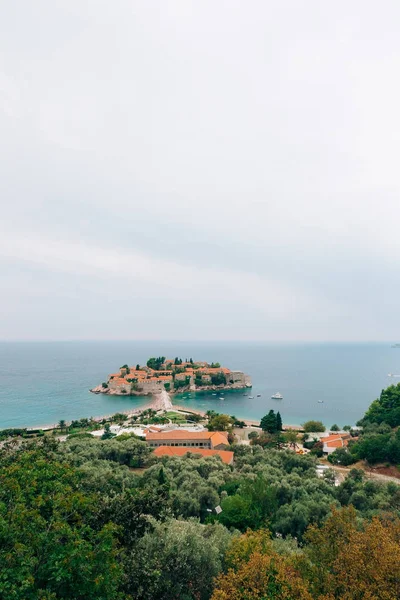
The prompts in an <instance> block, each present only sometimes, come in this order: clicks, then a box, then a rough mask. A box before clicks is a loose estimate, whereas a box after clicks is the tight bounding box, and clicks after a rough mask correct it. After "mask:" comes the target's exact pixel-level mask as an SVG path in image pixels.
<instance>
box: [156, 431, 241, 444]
mask: <svg viewBox="0 0 400 600" xmlns="http://www.w3.org/2000/svg"><path fill="white" fill-rule="evenodd" d="M165 440H167V441H169V440H210V441H211V443H212V445H213V446H219V445H220V444H225V446H227V445H228V444H229V442H228V434H227V433H226V432H225V431H182V430H180V429H173V430H172V431H163V432H162V433H161V432H160V433H148V434H147V436H146V441H148V442H162V441H165Z"/></svg>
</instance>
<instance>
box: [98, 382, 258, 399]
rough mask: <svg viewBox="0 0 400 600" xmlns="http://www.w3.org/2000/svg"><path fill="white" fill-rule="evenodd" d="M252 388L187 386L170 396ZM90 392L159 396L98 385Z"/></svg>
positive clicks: (171, 393) (238, 386)
mask: <svg viewBox="0 0 400 600" xmlns="http://www.w3.org/2000/svg"><path fill="white" fill-rule="evenodd" d="M251 387H252V386H251V385H243V384H238V383H232V384H228V385H203V386H201V387H196V386H194V385H187V386H184V387H180V388H179V389H177V390H174V391H171V392H169V395H171V396H175V395H176V394H185V393H187V392H224V391H225V390H246V389H250V388H251ZM89 392H92V394H106V395H107V396H158V394H154V393H153V392H137V391H135V390H131V392H124V391H122V390H119V389H110V388H104V387H103V386H102V385H97V386H96V387H94V388H92V389H91V390H89Z"/></svg>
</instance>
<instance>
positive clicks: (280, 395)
mask: <svg viewBox="0 0 400 600" xmlns="http://www.w3.org/2000/svg"><path fill="white" fill-rule="evenodd" d="M271 398H272V400H283V396H282V394H280V393H279V392H276V394H274V395H273V396H271Z"/></svg>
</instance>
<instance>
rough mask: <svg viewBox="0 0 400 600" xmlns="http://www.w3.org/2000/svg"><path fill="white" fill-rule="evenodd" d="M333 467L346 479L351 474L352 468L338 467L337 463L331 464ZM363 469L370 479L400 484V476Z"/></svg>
mask: <svg viewBox="0 0 400 600" xmlns="http://www.w3.org/2000/svg"><path fill="white" fill-rule="evenodd" d="M331 468H332V469H334V470H335V471H337V472H338V473H339V474H340V475H341V479H345V478H346V477H347V476H348V475H349V473H350V470H351V468H350V469H345V468H344V467H337V466H336V465H331ZM362 471H364V473H365V476H366V477H367V478H368V479H375V480H376V481H382V482H383V483H388V482H389V481H391V482H393V483H397V485H400V479H399V478H398V477H391V476H390V475H381V473H374V472H373V471H372V472H371V471H366V470H365V469H362Z"/></svg>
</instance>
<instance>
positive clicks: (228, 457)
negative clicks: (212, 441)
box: [154, 446, 233, 465]
mask: <svg viewBox="0 0 400 600" xmlns="http://www.w3.org/2000/svg"><path fill="white" fill-rule="evenodd" d="M188 453H193V454H201V456H204V457H206V456H219V457H220V458H221V460H222V462H224V463H225V464H227V465H230V464H232V462H233V452H230V451H229V450H208V449H203V448H185V447H183V446H159V447H158V448H156V449H155V450H154V455H155V456H158V457H161V456H185V455H186V454H188Z"/></svg>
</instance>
